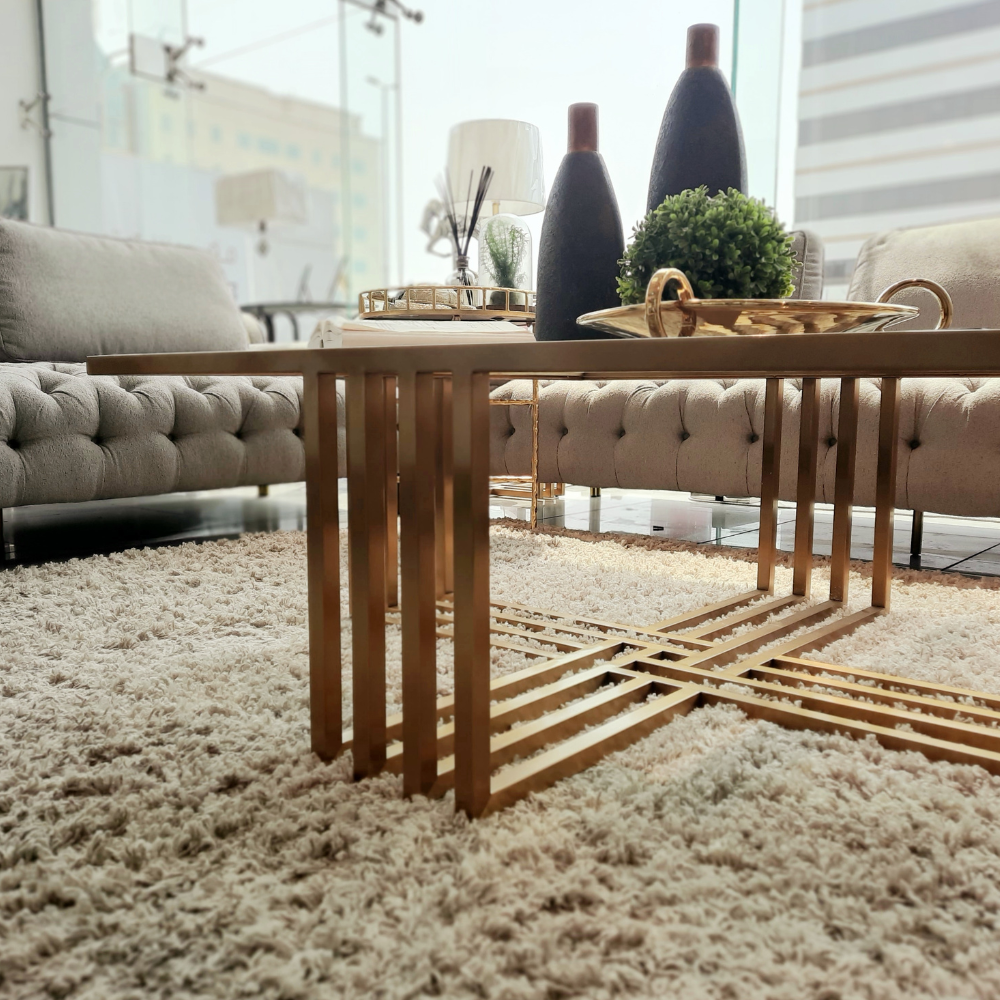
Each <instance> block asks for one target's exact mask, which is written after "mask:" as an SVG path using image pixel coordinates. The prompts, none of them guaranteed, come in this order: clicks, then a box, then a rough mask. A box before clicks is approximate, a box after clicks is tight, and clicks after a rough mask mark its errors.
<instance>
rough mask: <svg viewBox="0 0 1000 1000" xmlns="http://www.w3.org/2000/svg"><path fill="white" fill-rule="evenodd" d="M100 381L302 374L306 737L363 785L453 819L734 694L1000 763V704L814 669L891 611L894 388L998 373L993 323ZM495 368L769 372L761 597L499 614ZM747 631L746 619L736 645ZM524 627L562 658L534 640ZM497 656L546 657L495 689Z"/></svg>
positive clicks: (373, 353)
mask: <svg viewBox="0 0 1000 1000" xmlns="http://www.w3.org/2000/svg"><path fill="white" fill-rule="evenodd" d="M88 370H89V371H90V372H91V374H95V375H111V374H115V375H124V374H131V375H135V374H172V375H207V374H218V375H223V374H225V375H262V374H298V373H301V374H302V376H303V379H304V388H305V397H304V403H303V406H304V428H305V430H304V443H305V450H306V491H307V502H308V574H309V658H310V682H309V683H310V706H311V731H312V747H313V750H314V751H315V752H316V753H317V754H319V755H320V756H322V757H324V758H331V757H333V756H335V755H336V754H338V753H340V752H342V751H343V750H345V749H347V748H348V747H349V748H350V749H351V750H352V751H353V755H354V771H355V775H356V776H357V777H358V778H363V777H366V776H368V775H373V774H376V773H378V772H379V771H381V770H383V769H385V768H390V769H392V770H396V771H401V772H402V774H403V787H404V791H405V792H406V794H408V795H412V794H418V793H419V794H431V795H438V794H443V793H444V792H445V791H446V790H447V789H449V788H452V787H453V788H454V789H455V803H456V808H458V809H463V810H465V811H466V812H467V813H469V814H470V815H473V816H479V815H482V814H484V813H487V812H490V811H492V810H496V809H499V808H503V807H504V806H506V805H508V804H509V803H511V802H513V801H515V800H517V799H519V798H521V797H523V796H525V795H527V794H528V793H530V792H531V791H534V790H536V789H540V788H543V787H545V786H546V785H549V784H551V783H552V782H554V781H556V780H558V779H560V778H563V777H565V776H567V775H569V774H573V773H575V772H577V771H579V770H581V769H583V768H585V767H588V766H590V765H591V764H593V763H594V762H596V761H597V760H599V759H600V758H601V757H602V756H604V755H605V754H607V753H609V752H610V751H612V750H616V749H619V748H621V747H623V746H626V745H627V744H629V743H631V742H633V741H635V740H636V739H638V738H640V737H642V736H644V735H646V734H647V733H649V732H651V731H652V730H653V729H654V728H656V727H657V726H661V725H663V724H665V723H667V722H669V721H670V719H671V718H673V717H674V716H676V715H678V714H683V713H686V712H688V711H690V710H691V709H692V708H694V707H696V706H698V705H704V704H714V703H719V702H726V703H730V704H735V705H738V706H739V707H740V708H741V709H743V710H744V711H745V712H746V713H747V714H748V715H752V716H756V717H759V718H766V719H770V720H772V721H774V722H778V723H780V724H782V725H786V726H792V727H796V728H813V729H820V730H831V731H832V730H837V731H841V732H845V733H850V734H853V735H855V736H865V735H874V736H875V737H876V738H877V739H878V740H879V741H880V742H881V743H882V744H884V745H885V746H887V747H891V748H896V749H916V750H921V751H923V752H924V753H925V754H927V755H928V756H930V757H934V758H939V759H945V760H950V761H959V762H967V763H976V764H980V765H982V766H984V767H986V768H988V769H989V770H991V771H994V772H1000V729H998V728H995V727H996V724H997V723H998V722H1000V697H997V696H995V695H989V694H984V693H981V692H974V691H965V690H961V689H956V688H951V687H947V686H944V685H939V684H929V683H926V682H922V681H916V680H912V679H910V678H905V677H892V676H888V675H885V674H882V673H878V672H875V671H865V670H861V669H858V668H857V667H850V668H848V667H841V666H837V665H836V664H830V663H825V662H821V661H818V660H812V659H809V658H808V656H807V655H805V654H807V653H808V652H810V651H812V650H816V649H819V648H821V647H822V646H824V645H826V644H828V643H830V642H832V641H833V640H834V639H836V638H838V637H840V636H843V635H845V634H846V633H848V632H850V631H852V630H853V629H855V628H857V627H858V626H859V625H862V624H863V623H865V622H868V621H871V620H872V619H873V618H875V617H876V616H878V615H882V614H885V613H886V612H887V611H888V609H889V597H890V578H891V565H892V521H893V499H894V494H895V480H896V453H897V447H898V443H899V442H898V438H899V431H898V425H899V399H900V395H899V384H900V383H899V380H900V378H904V377H905V378H919V377H928V376H950V375H964V376H992V375H1000V331H981V330H949V331H947V332H900V333H892V332H883V333H874V334H873V333H861V334H856V333H841V334H827V335H814V334H806V335H793V336H759V337H733V338H724V339H714V338H713V339H700V338H683V339H650V340H626V341H621V340H609V341H575V342H570V343H531V344H524V343H518V344H509V343H507V344H505V343H502V342H499V343H496V344H492V343H490V344H484V343H481V342H480V343H477V344H458V343H454V342H450V343H449V344H447V345H419V346H406V347H399V346H394V347H391V348H387V347H371V346H359V347H350V346H348V347H345V348H343V349H340V350H329V349H327V350H272V351H266V352H265V351H248V352H224V353H203V354H173V355H166V354H165V355H130V356H124V355H123V356H106V357H98V358H91V359H90V360H89V361H88ZM491 375H493V376H494V377H496V376H501V377H518V376H520V377H529V378H536V377H544V378H548V379H552V378H569V379H610V378H626V379H651V378H655V379H669V378H762V379H766V380H767V382H766V396H765V409H764V422H763V427H762V448H763V451H762V477H761V494H762V497H761V517H760V546H759V558H758V569H757V586H756V587H755V588H754V589H753V590H750V591H748V592H746V593H743V594H739V595H737V596H734V597H732V598H731V599H729V600H725V601H720V602H718V603H716V604H714V605H712V606H710V607H704V608H698V609H694V610H692V611H690V612H689V613H686V614H682V615H677V616H675V617H672V618H670V619H667V620H665V621H664V620H661V621H648V622H615V621H607V620H603V619H600V618H581V617H579V616H575V615H572V614H568V613H564V612H561V611H560V610H559V609H538V608H533V607H530V606H521V605H515V604H511V603H503V602H491V600H490V593H489V406H490V403H489V379H490V376H491ZM789 376H792V377H801V378H802V379H803V386H802V410H801V422H802V423H801V433H800V446H799V455H798V478H797V514H796V527H795V550H794V556H793V584H792V590H791V593H789V594H783V595H776V594H775V593H774V568H775V555H776V531H777V503H778V472H779V460H780V451H781V448H780V443H781V434H782V426H781V424H782V406H781V404H782V395H783V378H784V377H789ZM824 377H837V378H839V379H840V380H841V387H840V401H841V402H840V418H839V427H838V431H837V442H838V443H837V477H836V492H835V504H834V524H833V551H832V563H831V580H830V592H829V595H828V598H827V599H826V600H822V601H820V602H818V603H810V601H809V598H810V579H811V569H812V535H813V500H814V497H815V492H816V463H817V453H818V441H817V433H818V409H819V388H820V386H819V379H820V378H824ZM863 377H876V378H881V379H882V406H881V416H880V423H879V432H878V456H877V462H878V466H877V483H876V514H875V546H874V565H873V575H872V590H871V602H870V605H869V606H868V607H865V608H863V609H861V610H859V611H855V612H853V613H845V610H846V601H847V597H848V579H849V564H850V536H851V512H852V502H853V493H854V466H855V458H856V446H857V422H858V379H859V378H863ZM337 378H345V379H346V380H347V447H348V456H347V458H348V489H349V491H350V512H351V513H350V518H349V524H348V528H349V543H350V552H351V558H350V560H349V567H350V568H349V579H350V591H351V601H352V617H353V663H354V669H353V671H352V678H353V680H352V683H353V691H354V727H353V731H344V730H343V724H342V711H341V652H340V648H341V647H340V641H341V634H340V628H341V622H340V562H339V532H340V525H339V520H338V517H339V515H338V503H337V433H336V423H337V399H336V379H337ZM397 384H398V408H399V412H398V420H397V409H396V402H395V399H396V391H395V387H396V385H397ZM387 386H390V387H391V388H390V390H389V391H387ZM397 423H398V441H396V440H395V437H396V427H397ZM394 445H398V461H399V485H400V489H399V524H400V535H399V542H400V555H401V559H400V562H401V568H402V571H401V584H402V592H401V600H400V602H399V607H398V609H396V610H395V611H394V612H393V613H394V614H395V613H398V614H399V618H400V622H401V627H402V640H403V651H402V657H403V659H402V669H403V712H402V714H401V715H399V716H391V717H387V716H386V702H385V698H386V693H385V627H386V612H387V604H391V603H392V601H391V596H392V593H391V592H392V590H393V587H392V586H391V584H392V582H394V580H395V573H394V569H395V557H394V556H393V557H392V558H391V559H390V558H389V553H390V552H391V551H392V550H393V549H394V546H395V534H396V520H395V516H394V513H393V512H392V510H391V506H392V505H391V500H390V497H391V495H392V494H393V493H394V489H393V487H394V485H395V475H394V470H393V475H392V484H391V485H390V484H389V479H390V477H389V476H388V475H387V468H388V465H389V463H387V460H386V455H387V454H389V453H390V451H391V449H392V447H393V446H394ZM452 544H453V550H452ZM387 566H388V567H389V573H388V574H387V572H386V569H387ZM452 578H453V579H454V581H455V583H454V585H452ZM387 594H389V595H390V599H389V600H388V601H387ZM744 626H750V628H749V629H743V630H741V631H739V633H738V634H734V633H735V632H736V631H737V629H742V628H743V627H744ZM803 629H805V630H806V631H804V632H803V631H802V630H803ZM440 635H447V636H450V637H451V638H452V639H453V641H454V653H455V676H454V692H455V693H454V695H453V696H449V697H446V698H436V696H435V691H436V670H435V657H436V640H437V637H438V636H440ZM531 636H536V637H538V638H540V639H542V640H543V641H544V643H545V644H546V645H547V646H549V647H552V648H550V649H548V650H542V649H539V648H537V647H533V646H529V645H528V644H527V643H525V641H524V640H525V639H527V638H529V637H531ZM491 643H492V644H493V645H495V646H501V647H504V648H515V649H518V650H522V651H523V652H524V653H525V654H526V655H528V656H531V657H533V658H534V659H535V660H536V662H535V663H534V664H533V665H532V666H530V667H528V668H526V669H524V670H521V671H519V672H517V673H513V674H509V675H506V676H503V677H499V678H497V679H495V680H493V681H492V682H491V680H490V645H491ZM588 727H589V728H588ZM900 727H902V728H900ZM532 755H533V756H532ZM516 758H521V760H520V761H519V762H517V763H514V761H515V759H516Z"/></svg>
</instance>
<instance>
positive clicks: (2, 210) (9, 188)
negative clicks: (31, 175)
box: [0, 167, 28, 222]
mask: <svg viewBox="0 0 1000 1000" xmlns="http://www.w3.org/2000/svg"><path fill="white" fill-rule="evenodd" d="M0 218H4V219H22V220H23V221H25V222H27V221H28V168H27V167H0Z"/></svg>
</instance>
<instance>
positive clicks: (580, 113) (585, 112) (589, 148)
mask: <svg viewBox="0 0 1000 1000" xmlns="http://www.w3.org/2000/svg"><path fill="white" fill-rule="evenodd" d="M567 152H569V153H596V152H597V105H596V104H571V105H570V106H569V145H568V148H567Z"/></svg>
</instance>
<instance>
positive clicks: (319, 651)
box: [302, 373, 343, 759]
mask: <svg viewBox="0 0 1000 1000" xmlns="http://www.w3.org/2000/svg"><path fill="white" fill-rule="evenodd" d="M302 413H303V421H304V433H303V444H304V446H305V453H306V524H307V529H308V534H307V537H306V552H307V559H308V580H309V728H310V733H311V742H312V749H313V752H314V753H316V754H318V755H319V756H320V757H322V758H324V759H329V758H331V757H334V756H335V755H336V754H337V752H338V751H339V750H340V746H341V740H342V735H341V732H342V726H343V721H342V705H341V688H340V685H341V657H340V524H339V511H338V497H337V462H338V456H337V380H336V376H335V375H315V374H312V373H310V374H308V375H306V376H304V379H303V399H302Z"/></svg>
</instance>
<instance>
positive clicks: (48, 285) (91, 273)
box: [0, 219, 247, 361]
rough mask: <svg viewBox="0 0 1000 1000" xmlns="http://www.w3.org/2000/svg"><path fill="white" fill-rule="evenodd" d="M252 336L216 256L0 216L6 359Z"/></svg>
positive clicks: (219, 346) (0, 355)
mask: <svg viewBox="0 0 1000 1000" xmlns="http://www.w3.org/2000/svg"><path fill="white" fill-rule="evenodd" d="M246 342H247V335H246V330H245V327H244V325H243V321H242V319H241V317H240V312H239V309H238V308H237V307H236V303H235V302H234V301H233V296H232V293H231V292H230V289H229V285H228V284H227V282H226V279H225V276H224V274H223V272H222V268H221V266H220V265H219V263H218V261H217V260H215V258H214V257H212V256H211V255H210V254H208V253H205V252H204V251H202V250H195V249H192V248H190V247H179V246H169V245H167V244H162V243H145V242H139V241H135V240H121V239H111V238H110V237H106V236H91V235H87V234H84V233H73V232H67V231H65V230H60V229H51V228H48V227H44V226H35V225H30V224H28V223H24V222H12V221H11V220H9V219H0V361H84V360H86V358H87V357H88V356H89V355H93V354H150V353H156V352H160V351H226V350H239V349H241V348H243V347H245V346H246Z"/></svg>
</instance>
